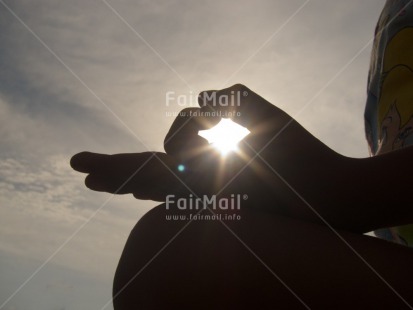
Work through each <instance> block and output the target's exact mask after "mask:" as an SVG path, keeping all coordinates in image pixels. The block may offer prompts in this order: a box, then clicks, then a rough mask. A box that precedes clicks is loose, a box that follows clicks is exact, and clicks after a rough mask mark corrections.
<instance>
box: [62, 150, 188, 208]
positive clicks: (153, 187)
mask: <svg viewBox="0 0 413 310" xmlns="http://www.w3.org/2000/svg"><path fill="white" fill-rule="evenodd" d="M70 164H71V166H72V168H73V169H75V170H77V171H79V172H83V173H87V174H88V176H87V177H86V180H85V184H86V186H87V187H88V188H90V189H92V190H95V191H100V192H108V193H113V194H133V195H134V196H135V197H136V198H138V199H143V200H154V201H165V197H166V196H167V195H171V194H174V195H177V196H185V195H187V193H188V189H187V188H186V186H185V182H184V181H183V180H182V178H183V176H182V174H181V172H180V171H179V163H178V162H177V161H176V160H175V159H174V158H173V157H172V156H169V155H167V154H165V153H155V152H145V153H132V154H116V155H106V154H96V153H90V152H82V153H79V154H76V155H74V156H73V157H72V159H71V161H70Z"/></svg>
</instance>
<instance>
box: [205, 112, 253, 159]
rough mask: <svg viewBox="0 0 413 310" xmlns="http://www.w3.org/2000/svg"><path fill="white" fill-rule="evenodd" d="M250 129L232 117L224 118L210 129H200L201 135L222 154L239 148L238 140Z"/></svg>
mask: <svg viewBox="0 0 413 310" xmlns="http://www.w3.org/2000/svg"><path fill="white" fill-rule="evenodd" d="M249 133H250V131H249V130H248V129H247V128H245V127H242V126H241V125H238V124H237V123H234V122H233V121H231V120H230V119H226V118H223V119H222V120H221V121H220V122H219V123H218V124H217V125H216V126H214V127H213V128H211V129H208V130H200V131H199V133H198V134H199V135H200V136H201V137H203V138H205V139H207V140H208V142H209V143H210V144H212V145H213V146H214V147H215V148H217V149H218V150H219V151H220V152H221V154H222V155H226V154H228V153H229V152H232V151H236V150H237V149H238V142H239V141H241V140H242V139H244V138H245V136H247V135H248V134H249Z"/></svg>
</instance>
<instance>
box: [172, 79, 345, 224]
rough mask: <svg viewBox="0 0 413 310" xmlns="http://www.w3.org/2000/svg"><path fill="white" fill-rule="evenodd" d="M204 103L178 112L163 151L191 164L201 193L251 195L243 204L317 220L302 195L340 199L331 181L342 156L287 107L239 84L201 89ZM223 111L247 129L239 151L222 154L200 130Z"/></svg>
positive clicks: (312, 199)
mask: <svg viewBox="0 0 413 310" xmlns="http://www.w3.org/2000/svg"><path fill="white" fill-rule="evenodd" d="M220 103H226V104H220ZM199 104H200V106H201V108H188V109H185V110H183V111H182V112H181V113H180V115H179V116H178V117H177V118H176V119H175V121H174V123H173V125H172V126H171V129H170V131H169V132H168V134H167V136H166V139H165V143H164V146H165V150H166V153H167V154H169V155H171V156H173V157H174V158H176V159H178V160H179V162H181V163H183V164H184V165H185V166H186V167H187V168H188V173H189V174H190V175H191V178H190V180H191V181H192V182H191V183H188V186H189V187H190V188H191V187H192V188H193V189H194V191H197V190H201V192H198V193H197V194H209V195H211V194H218V195H219V196H224V197H230V196H231V195H234V194H242V195H246V196H248V201H247V202H244V203H243V204H244V205H247V206H251V207H254V208H263V209H267V210H271V211H273V212H277V213H282V214H285V215H293V216H295V217H297V216H298V217H305V218H306V219H309V218H310V219H311V220H315V221H318V218H317V217H316V216H315V215H314V213H313V212H312V211H311V210H310V209H309V208H308V205H307V203H306V202H304V199H307V200H308V201H310V202H314V203H315V204H316V206H317V207H318V206H319V205H320V202H323V203H327V204H330V203H332V202H335V201H334V199H335V198H336V196H334V195H331V197H330V196H329V194H334V193H336V192H337V188H334V187H335V186H337V185H338V183H337V182H338V181H337V180H338V179H339V178H338V176H339V175H340V169H342V167H344V166H342V165H341V161H342V160H343V159H344V158H343V157H342V156H340V155H338V154H337V153H335V152H333V151H332V150H330V149H329V148H327V147H326V146H325V145H324V144H322V143H321V142H320V141H318V140H317V139H315V138H314V137H313V136H312V135H311V134H310V133H309V132H308V131H307V130H305V129H304V128H303V127H301V126H300V125H299V124H298V123H297V122H296V121H295V120H293V119H292V118H291V117H290V116H289V115H287V114H286V113H285V112H283V111H282V110H280V109H278V108H277V107H275V106H274V105H272V104H271V103H269V102H268V101H266V100H265V99H263V98H262V97H260V96H259V95H257V94H255V93H254V92H252V91H251V90H250V89H248V88H247V87H245V86H243V85H239V84H237V85H234V86H232V87H230V88H227V89H223V90H219V91H207V92H203V93H201V94H200V96H199ZM211 112H215V114H214V113H212V114H211ZM211 115H212V116H211ZM221 116H223V117H227V116H228V117H229V118H231V119H232V120H233V121H235V122H236V123H238V124H240V125H242V126H244V127H246V128H248V129H249V130H250V134H249V135H248V136H247V137H246V138H245V139H243V140H242V141H241V142H240V143H239V151H238V152H235V153H232V154H230V155H229V156H226V157H225V158H223V157H221V156H220V154H219V152H218V151H216V150H214V148H213V147H211V146H209V144H208V142H207V141H206V140H205V139H204V138H202V137H200V136H199V135H198V131H199V130H200V129H201V128H209V127H211V126H212V125H215V124H216V123H218V122H219V120H220V118H221ZM333 180H334V182H332V181H333ZM200 183H201V184H202V185H203V187H202V186H199V184H200ZM331 187H333V188H332V191H330V192H326V191H325V190H328V189H330V188H331ZM302 198H304V199H302ZM330 210H332V208H330Z"/></svg>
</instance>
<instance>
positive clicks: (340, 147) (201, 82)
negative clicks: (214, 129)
mask: <svg viewBox="0 0 413 310" xmlns="http://www.w3.org/2000/svg"><path fill="white" fill-rule="evenodd" d="M384 2H385V1H384V0H380V1H378V0H364V1H357V0H347V1H328V0H288V1H287V0H258V1H252V0H249V1H245V0H243V1H235V0H232V1H229V0H223V1H222V0H221V1H218V0H211V1H199V0H196V1H195V0H192V1H190V0H181V1H178V0H176V1H175V0H170V1H157V0H151V1H150V0H138V1H132V0H121V1H115V0H92V1H81V0H71V1H63V0H38V1H29V0H15V1H11V0H0V40H1V42H2V43H1V45H0V145H1V147H0V270H1V277H0V309H8V310H12V309H13V310H17V309H19V310H20V309H44V310H63V309H65V310H69V309H70V310H72V309H103V307H105V306H106V307H105V308H104V309H112V306H111V303H110V301H111V287H112V280H113V275H114V272H115V268H116V265H117V262H118V259H119V257H120V254H121V251H122V248H123V245H124V243H125V241H126V238H127V236H128V234H129V232H130V230H131V229H132V228H133V226H134V225H135V224H136V222H137V221H138V220H139V218H140V217H141V216H142V215H143V214H145V212H147V211H148V210H149V209H150V208H152V207H153V206H155V205H156V203H155V202H148V201H145V202H144V201H138V200H135V199H134V198H133V197H131V196H116V197H114V196H112V195H109V194H103V193H94V192H91V191H89V190H88V189H87V188H85V187H84V185H83V178H84V176H83V175H81V174H79V173H76V172H74V171H72V170H71V168H70V166H69V160H70V157H71V156H72V155H74V154H76V153H77V152H80V151H84V150H89V151H93V152H101V153H108V154H114V153H126V152H143V151H148V150H150V151H163V146H162V142H163V138H164V136H165V134H166V133H167V131H168V129H169V126H170V125H171V123H172V121H173V116H172V114H173V113H176V112H178V111H179V110H180V109H182V108H184V107H187V106H190V105H191V100H190V99H191V98H194V96H196V95H197V93H198V92H199V91H202V90H206V89H220V88H225V87H228V86H231V85H233V84H235V83H242V84H244V85H246V86H248V87H249V88H250V89H252V90H253V91H255V92H257V93H258V94H260V95H261V96H263V97H264V98H266V99H267V100H268V101H270V102H271V103H273V104H274V105H276V106H278V107H280V108H282V109H283V110H285V111H286V112H287V113H289V114H290V115H291V116H293V117H295V118H296V119H297V120H298V121H299V122H300V123H301V124H302V125H303V126H304V127H305V128H306V129H307V130H309V131H310V132H311V133H312V134H313V135H315V136H316V137H317V138H318V139H320V140H321V141H322V142H324V143H325V144H327V145H328V146H329V147H330V148H332V149H333V150H335V151H336V152H338V153H341V154H343V155H346V156H350V157H366V156H368V152H367V144H366V142H365V137H364V125H363V111H364V105H365V100H366V83H367V73H368V66H369V55H370V51H371V42H372V38H373V34H374V27H375V24H376V21H377V19H378V16H379V14H380V11H381V9H382V7H383V5H384ZM168 92H173V94H176V96H183V97H185V98H188V100H187V102H186V105H185V104H182V102H181V103H180V104H179V103H178V102H177V101H174V100H172V101H166V94H167V93H168ZM297 143H299V141H297Z"/></svg>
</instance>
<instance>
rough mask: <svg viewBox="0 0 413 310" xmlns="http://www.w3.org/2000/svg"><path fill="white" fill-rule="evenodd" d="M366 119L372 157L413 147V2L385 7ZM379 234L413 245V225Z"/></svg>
mask: <svg viewBox="0 0 413 310" xmlns="http://www.w3.org/2000/svg"><path fill="white" fill-rule="evenodd" d="M364 117H365V129H366V137H367V141H368V144H369V149H370V154H371V155H372V156H374V155H379V154H383V153H386V152H390V151H393V150H397V149H400V148H403V147H405V146H408V145H413V0H387V2H386V4H385V6H384V9H383V11H382V14H381V16H380V18H379V21H378V23H377V27H376V31H375V40H374V45H373V50H372V55H371V64H370V72H369V79H368V96H367V104H366V109H365V114H364ZM383 181H386V180H383ZM387 181H388V182H392V181H393V180H387ZM389 207H391V206H389ZM412 207H413V206H412ZM376 235H377V236H379V237H382V238H385V239H388V240H392V241H394V242H398V243H402V244H407V245H409V246H413V225H408V226H403V227H393V228H389V229H382V230H379V231H377V232H376Z"/></svg>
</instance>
